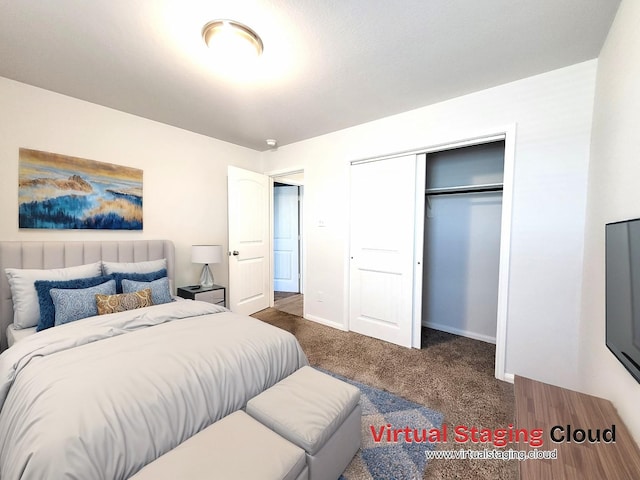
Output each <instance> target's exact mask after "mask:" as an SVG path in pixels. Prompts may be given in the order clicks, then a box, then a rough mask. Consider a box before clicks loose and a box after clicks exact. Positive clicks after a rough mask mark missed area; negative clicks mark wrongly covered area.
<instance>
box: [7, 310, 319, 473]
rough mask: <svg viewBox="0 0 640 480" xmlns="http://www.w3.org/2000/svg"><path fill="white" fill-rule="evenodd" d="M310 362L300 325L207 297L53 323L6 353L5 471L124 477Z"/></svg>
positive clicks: (242, 405)
mask: <svg viewBox="0 0 640 480" xmlns="http://www.w3.org/2000/svg"><path fill="white" fill-rule="evenodd" d="M306 364H307V359H306V357H305V355H304V353H303V352H302V350H301V348H300V345H299V344H298V342H297V341H296V340H295V338H294V337H293V336H292V335H291V334H289V333H287V332H285V331H284V330H281V329H278V328H275V327H272V326H270V325H267V324H265V323H263V322H261V321H259V320H256V319H254V318H251V317H246V316H243V315H236V314H234V313H231V312H228V311H226V310H225V309H222V308H221V307H218V306H216V305H213V304H209V303H204V302H197V301H189V302H186V301H185V302H172V303H168V304H164V305H157V306H153V307H149V308H145V309H139V310H132V311H128V312H121V313H116V314H111V315H103V316H99V317H93V318H89V319H85V320H81V321H78V322H73V323H69V324H66V325H62V326H58V327H54V328H51V329H49V330H44V331H42V332H39V333H38V335H32V336H31V337H29V338H26V339H24V340H22V341H20V342H19V343H17V344H15V345H14V346H13V347H12V348H10V349H8V350H6V351H5V352H3V353H2V355H0V478H1V479H2V480H17V479H22V480H30V479H34V480H35V479H38V480H39V479H45V478H46V479H54V478H55V479H60V480H62V479H105V480H116V479H126V478H128V477H129V476H131V475H133V474H134V473H135V472H137V471H138V470H139V469H140V468H142V467H143V466H144V465H145V464H147V463H149V462H150V461H152V460H154V459H155V458H157V457H158V456H160V455H162V454H163V453H165V452H167V451H169V450H171V449H172V448H174V447H175V446H176V445H178V444H179V443H181V442H182V441H184V440H186V439H187V438H189V437H190V436H192V435H193V434H195V433H197V432H198V431H200V430H201V429H203V428H205V427H206V426H208V425H209V424H211V423H213V422H215V421H216V420H218V419H220V418H222V417H223V416H225V415H227V414H229V413H231V412H233V411H235V410H238V409H240V408H242V407H244V405H245V404H246V402H247V401H248V400H249V399H250V398H251V397H253V396H255V395H257V394H258V393H260V392H261V391H263V390H265V389H266V388H269V387H270V386H271V385H273V384H275V383H277V382H278V381H279V380H280V379H282V378H284V377H286V376H288V375H289V374H291V373H292V372H294V371H295V370H297V369H298V368H300V367H301V366H304V365H306Z"/></svg>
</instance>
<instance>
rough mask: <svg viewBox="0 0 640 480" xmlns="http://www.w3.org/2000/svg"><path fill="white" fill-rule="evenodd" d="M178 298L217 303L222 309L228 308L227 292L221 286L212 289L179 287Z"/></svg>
mask: <svg viewBox="0 0 640 480" xmlns="http://www.w3.org/2000/svg"><path fill="white" fill-rule="evenodd" d="M178 296H179V297H182V298H189V299H191V300H200V301H202V302H210V303H215V304H216V305H220V306H222V307H226V306H227V290H226V289H225V288H224V287H223V286H221V285H213V286H211V287H201V286H200V285H189V286H187V287H178Z"/></svg>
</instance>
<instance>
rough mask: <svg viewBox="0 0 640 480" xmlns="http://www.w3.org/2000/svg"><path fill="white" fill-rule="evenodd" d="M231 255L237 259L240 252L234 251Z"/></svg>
mask: <svg viewBox="0 0 640 480" xmlns="http://www.w3.org/2000/svg"><path fill="white" fill-rule="evenodd" d="M231 255H233V256H234V257H237V256H238V255H240V252H239V251H238V250H234V251H233V253H232V254H231Z"/></svg>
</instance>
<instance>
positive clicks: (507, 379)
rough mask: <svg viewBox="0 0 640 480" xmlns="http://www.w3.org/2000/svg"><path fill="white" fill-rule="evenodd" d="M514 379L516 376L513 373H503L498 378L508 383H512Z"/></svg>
mask: <svg viewBox="0 0 640 480" xmlns="http://www.w3.org/2000/svg"><path fill="white" fill-rule="evenodd" d="M515 379H516V376H515V375H514V374H513V373H505V374H504V378H499V379H498V380H504V381H505V382H508V383H513V382H514V381H515Z"/></svg>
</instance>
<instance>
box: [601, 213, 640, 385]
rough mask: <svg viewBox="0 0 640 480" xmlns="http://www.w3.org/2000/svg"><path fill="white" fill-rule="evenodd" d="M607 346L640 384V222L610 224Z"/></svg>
mask: <svg viewBox="0 0 640 480" xmlns="http://www.w3.org/2000/svg"><path fill="white" fill-rule="evenodd" d="M605 233H606V343H607V347H608V348H609V350H611V352H612V353H613V354H614V355H615V356H616V358H617V359H618V360H620V362H621V363H622V364H623V365H624V366H625V367H626V369H627V370H629V372H630V373H631V375H633V376H634V377H635V379H636V380H637V381H638V382H640V219H635V220H627V221H624V222H616V223H608V224H607V225H606V227H605Z"/></svg>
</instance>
